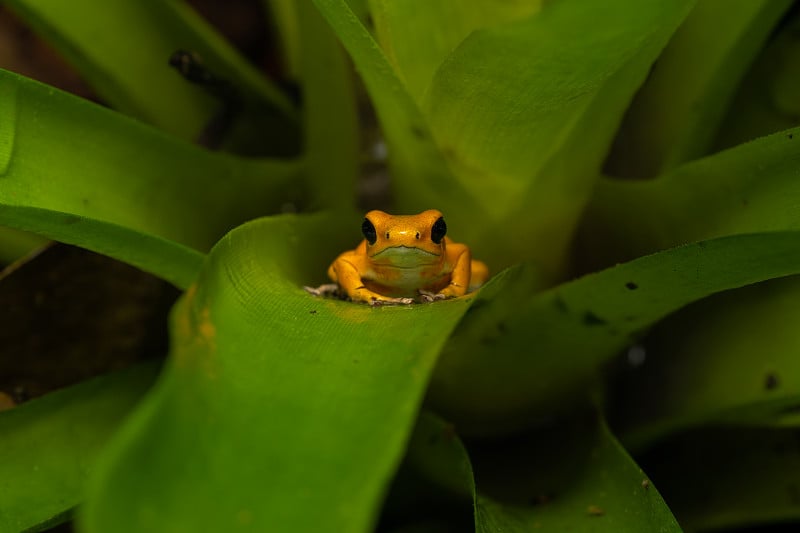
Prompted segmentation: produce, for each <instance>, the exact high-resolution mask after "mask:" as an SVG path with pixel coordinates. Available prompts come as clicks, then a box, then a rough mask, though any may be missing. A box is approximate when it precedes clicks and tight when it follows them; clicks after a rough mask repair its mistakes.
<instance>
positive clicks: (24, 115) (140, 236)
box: [0, 71, 301, 286]
mask: <svg viewBox="0 0 800 533" xmlns="http://www.w3.org/2000/svg"><path fill="white" fill-rule="evenodd" d="M0 117H2V119H1V120H0V224H2V225H6V226H9V227H14V228H18V229H25V230H28V231H31V232H35V233H40V234H42V235H45V236H47V237H50V238H54V239H58V240H63V241H64V242H68V243H71V244H78V245H80V246H84V247H86V248H88V249H91V250H93V251H96V252H100V253H103V254H106V255H110V256H112V257H115V258H118V259H121V260H123V261H128V262H130V263H131V264H134V265H136V266H139V267H141V268H143V269H144V270H147V271H150V272H153V273H155V274H158V275H162V276H164V277H165V278H166V279H169V280H170V281H173V282H178V284H179V285H182V286H185V281H186V276H185V273H186V272H185V270H184V269H182V267H180V266H176V265H186V264H192V263H195V262H196V260H197V258H198V257H199V255H200V253H199V252H202V251H206V250H208V249H209V248H210V247H211V245H213V243H214V242H216V240H217V239H218V238H219V237H220V236H222V235H223V234H224V233H225V231H227V230H228V229H230V228H231V227H233V226H235V225H236V224H239V223H241V222H243V221H245V220H247V219H249V218H253V217H256V216H258V215H260V214H264V213H269V212H274V211H277V210H278V209H279V208H280V206H281V205H282V204H283V203H284V202H286V201H287V198H292V196H295V197H298V193H293V192H292V191H293V190H295V191H296V190H297V189H298V188H299V187H301V185H299V184H296V183H291V181H292V180H293V179H294V181H295V182H296V181H297V179H296V178H297V177H298V174H299V165H298V164H296V163H292V162H289V163H282V162H278V161H273V160H268V159H263V160H249V159H242V158H237V157H233V156H230V155H225V154H221V153H213V152H208V151H205V150H203V149H200V148H197V147H194V146H191V145H189V144H185V143H183V142H180V141H177V140H175V139H172V138H170V137H168V136H166V135H164V134H161V133H159V132H157V131H155V130H152V129H151V128H149V127H146V126H144V125H142V124H140V123H138V122H135V121H133V120H130V119H127V118H125V117H122V116H121V115H118V114H116V113H114V112H111V111H109V110H106V109H103V108H101V107H99V106H97V105H94V104H91V103H89V102H86V101H84V100H81V99H79V98H76V97H73V96H70V95H68V94H65V93H62V92H59V91H56V90H54V89H52V88H49V87H46V86H43V85H41V84H38V83H36V82H34V81H31V80H28V79H25V78H22V77H20V76H17V75H14V74H11V73H8V72H4V71H0ZM87 154H91V157H87ZM231 206H236V207H235V209H233V208H232V207H231ZM78 222H81V224H80V225H79V224H77V223H78ZM165 256H168V257H171V258H173V259H174V260H175V261H177V263H175V264H172V263H171V261H172V260H170V261H166V260H165ZM164 267H166V268H167V270H166V271H165V270H164ZM176 268H177V271H176V270H173V269H176ZM191 268H192V269H195V271H196V266H195V267H191ZM192 278H193V275H191V276H190V277H189V280H191V279H192ZM179 280H182V281H179Z"/></svg>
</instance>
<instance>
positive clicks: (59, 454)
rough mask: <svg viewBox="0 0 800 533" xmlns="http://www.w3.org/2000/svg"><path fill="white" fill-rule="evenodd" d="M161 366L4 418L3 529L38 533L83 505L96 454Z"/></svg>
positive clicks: (62, 394)
mask: <svg viewBox="0 0 800 533" xmlns="http://www.w3.org/2000/svg"><path fill="white" fill-rule="evenodd" d="M156 368H157V366H156V365H155V364H153V363H148V364H143V365H139V366H137V367H134V368H131V369H128V370H125V371H122V372H118V373H115V374H109V375H107V376H103V377H100V378H96V379H93V380H90V381H87V382H84V383H81V384H79V385H75V386H73V387H70V388H67V389H63V390H61V391H57V392H53V393H51V394H48V395H46V396H44V397H42V398H37V399H35V400H31V401H30V402H28V403H25V404H23V405H21V406H19V407H16V408H14V409H11V410H9V411H5V412H2V413H0V435H2V436H3V438H2V439H0V457H2V458H3V460H2V461H0V501H2V502H3V505H2V508H0V531H3V532H9V533H11V532H17V531H22V530H29V528H30V529H31V530H36V531H38V530H40V529H42V528H44V527H45V525H46V524H49V523H52V522H58V521H61V520H63V518H64V516H65V513H67V512H68V511H69V510H70V509H71V508H72V507H74V506H75V505H77V504H78V503H80V501H81V500H82V497H83V489H84V484H85V481H86V479H87V477H88V474H89V473H90V472H91V471H92V469H93V468H94V463H95V459H96V457H97V456H98V455H99V453H100V450H101V449H102V448H103V447H104V446H105V444H106V442H107V440H108V438H109V437H110V436H111V434H112V433H113V432H114V431H115V430H116V429H117V426H118V425H119V424H120V421H121V420H122V418H123V417H124V416H126V414H127V413H128V411H129V410H130V409H131V408H132V407H133V406H134V405H135V404H136V402H137V401H138V400H139V398H140V397H141V396H142V395H143V394H144V392H145V391H146V390H147V388H148V387H149V386H150V384H151V383H152V381H153V379H154V377H155V371H156Z"/></svg>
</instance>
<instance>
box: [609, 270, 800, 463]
mask: <svg viewBox="0 0 800 533" xmlns="http://www.w3.org/2000/svg"><path fill="white" fill-rule="evenodd" d="M798 294H800V278H798V277H790V278H786V279H780V280H773V281H770V282H765V283H760V284H757V285H754V286H752V287H746V288H743V289H740V290H737V291H731V292H726V293H723V294H720V295H717V296H714V297H711V298H709V299H707V300H704V301H702V302H698V303H697V304H694V305H692V306H690V307H689V308H687V309H686V310H684V311H683V312H681V313H678V314H677V315H676V316H675V317H671V318H670V319H668V320H667V321H665V322H664V323H663V324H661V325H660V326H659V327H658V328H656V329H655V330H654V331H653V333H652V334H651V335H650V336H648V338H647V339H646V340H645V341H644V343H643V347H642V348H643V349H644V350H645V352H644V354H645V360H644V363H643V364H642V365H641V366H640V367H637V368H635V369H631V370H629V371H628V372H626V373H624V374H623V376H624V379H623V380H621V382H620V383H617V384H616V385H615V387H614V389H615V392H616V394H615V400H616V401H615V402H614V404H613V406H612V409H613V411H612V412H613V413H614V415H615V418H614V421H615V422H616V423H617V424H619V425H620V426H622V429H621V431H622V438H623V441H624V442H625V443H626V444H628V445H629V446H632V447H634V448H640V447H642V446H646V445H647V444H648V443H650V442H652V441H653V440H654V439H658V438H659V437H663V436H664V435H665V434H668V433H674V432H675V431H676V430H679V429H683V428H685V427H687V426H696V425H701V424H708V423H709V422H716V423H726V424H731V423H738V424H761V425H764V424H775V423H781V418H782V417H781V414H782V413H784V412H786V411H788V410H789V408H796V407H797V406H800V358H798V356H797V355H798V353H800V335H798V329H797V322H798V318H800V309H798V306H797V302H798Z"/></svg>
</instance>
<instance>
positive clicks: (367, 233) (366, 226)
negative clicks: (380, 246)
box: [361, 218, 378, 244]
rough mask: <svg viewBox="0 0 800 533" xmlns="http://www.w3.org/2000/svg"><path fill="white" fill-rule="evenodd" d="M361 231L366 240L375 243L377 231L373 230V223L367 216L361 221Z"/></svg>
mask: <svg viewBox="0 0 800 533" xmlns="http://www.w3.org/2000/svg"><path fill="white" fill-rule="evenodd" d="M361 233H363V234H364V238H365V239H367V242H368V243H370V244H375V241H377V240H378V232H377V231H375V224H373V223H372V222H370V221H369V219H368V218H365V219H364V222H362V223H361Z"/></svg>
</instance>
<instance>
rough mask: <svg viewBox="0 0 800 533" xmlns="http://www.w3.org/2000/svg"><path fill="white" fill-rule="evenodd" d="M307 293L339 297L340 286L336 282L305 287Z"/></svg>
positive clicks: (324, 296)
mask: <svg viewBox="0 0 800 533" xmlns="http://www.w3.org/2000/svg"><path fill="white" fill-rule="evenodd" d="M303 288H304V289H305V290H306V292H307V293H309V294H313V295H314V296H319V297H321V298H338V297H339V286H338V285H337V284H336V283H324V284H322V285H320V286H319V287H307V286H304V287H303Z"/></svg>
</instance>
